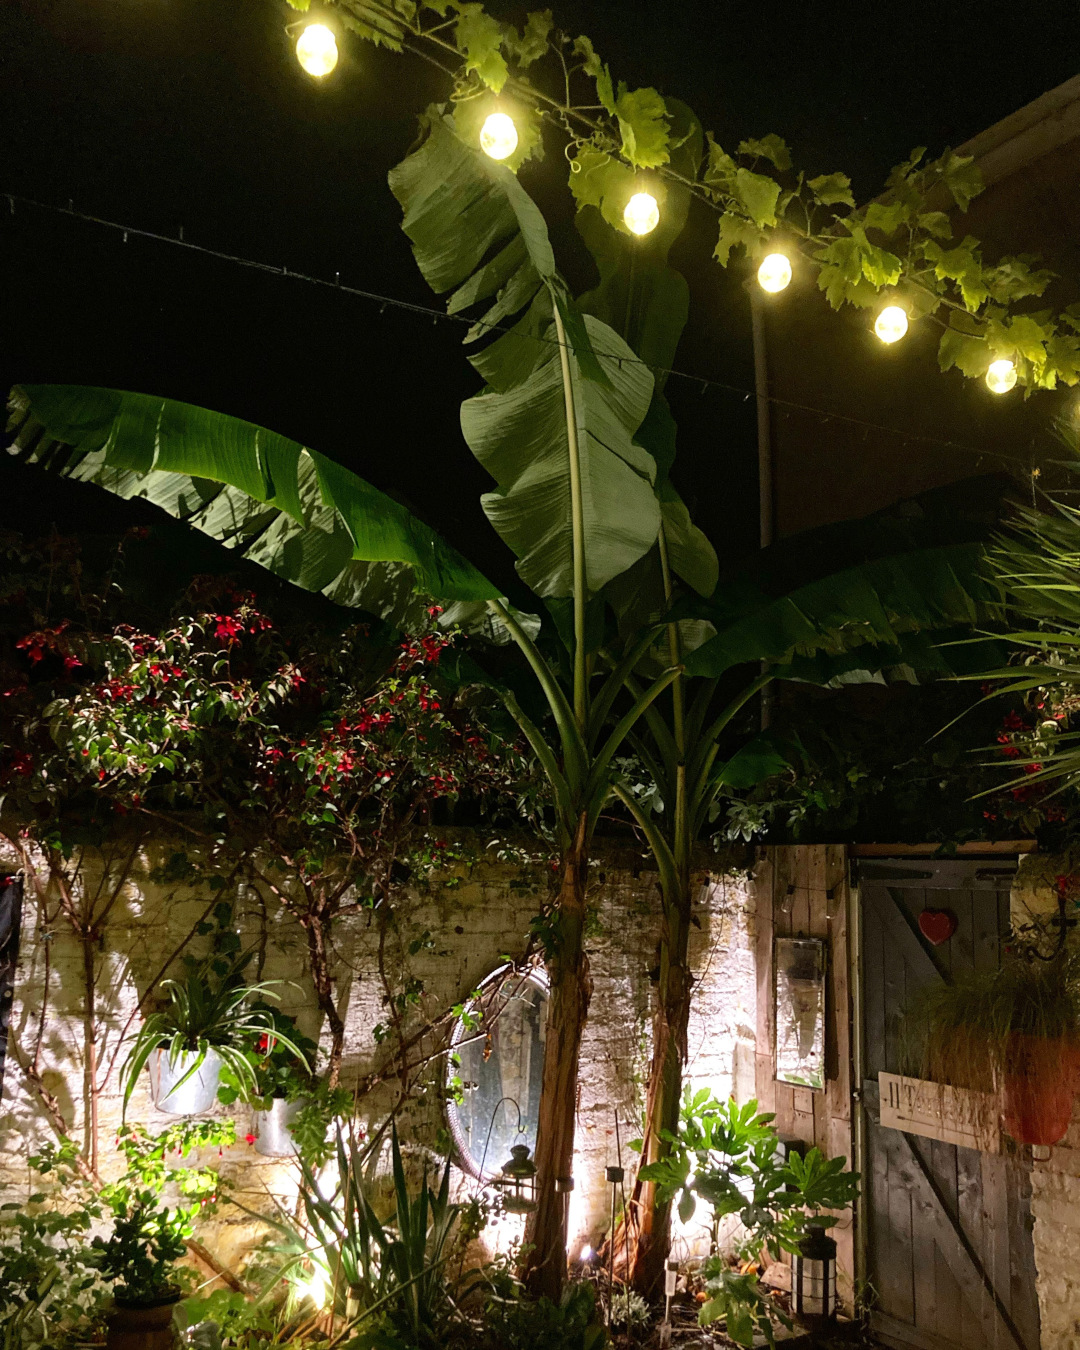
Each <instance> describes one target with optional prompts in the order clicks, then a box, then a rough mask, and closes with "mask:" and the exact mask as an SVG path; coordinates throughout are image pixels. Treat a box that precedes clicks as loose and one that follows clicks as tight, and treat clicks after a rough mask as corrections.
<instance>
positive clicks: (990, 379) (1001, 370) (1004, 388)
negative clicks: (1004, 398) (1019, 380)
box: [986, 357, 1016, 394]
mask: <svg viewBox="0 0 1080 1350" xmlns="http://www.w3.org/2000/svg"><path fill="white" fill-rule="evenodd" d="M1015 386H1016V366H1015V365H1014V364H1013V363H1012V362H1011V361H1010V360H1009V359H1008V358H1007V357H1002V358H1001V360H1000V361H991V362H990V369H989V370H988V371H987V372H986V387H987V389H989V390H990V392H991V393H992V394H1007V393H1008V392H1009V390H1010V389H1013V388H1015Z"/></svg>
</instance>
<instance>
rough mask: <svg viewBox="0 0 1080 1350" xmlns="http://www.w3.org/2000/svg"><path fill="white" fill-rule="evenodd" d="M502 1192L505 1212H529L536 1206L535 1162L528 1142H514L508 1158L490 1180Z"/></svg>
mask: <svg viewBox="0 0 1080 1350" xmlns="http://www.w3.org/2000/svg"><path fill="white" fill-rule="evenodd" d="M492 1185H493V1186H495V1187H497V1189H498V1190H499V1191H500V1192H501V1193H502V1197H503V1209H505V1210H506V1212H507V1214H531V1213H532V1211H533V1210H534V1209H535V1208H536V1164H535V1163H534V1162H533V1160H532V1158H531V1157H530V1156H529V1146H528V1144H515V1145H514V1146H513V1148H511V1150H510V1157H509V1159H508V1160H507V1161H506V1162H504V1163H503V1165H502V1170H501V1171H500V1173H499V1175H498V1176H497V1177H496V1178H495V1180H494V1181H493V1182H492Z"/></svg>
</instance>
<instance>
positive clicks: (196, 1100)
mask: <svg viewBox="0 0 1080 1350" xmlns="http://www.w3.org/2000/svg"><path fill="white" fill-rule="evenodd" d="M197 1059H198V1054H197V1052H196V1051H194V1050H185V1051H182V1052H181V1054H180V1055H179V1056H178V1057H177V1058H176V1060H175V1061H173V1062H171V1063H170V1061H169V1056H168V1053H167V1052H166V1051H164V1050H155V1051H154V1053H153V1054H152V1055H151V1056H150V1091H151V1095H152V1096H153V1099H154V1105H155V1106H156V1107H157V1108H158V1110H159V1111H168V1112H169V1114H170V1115H174V1116H197V1115H201V1114H202V1113H203V1112H204V1111H209V1110H210V1108H211V1107H212V1106H213V1105H214V1102H215V1101H216V1100H217V1090H218V1080H219V1078H220V1077H221V1056H220V1055H219V1054H218V1053H217V1051H216V1050H207V1052H206V1055H205V1056H204V1058H203V1061H202V1063H201V1064H200V1065H199V1067H198V1068H197V1069H196V1070H195V1072H194V1073H193V1074H192V1075H191V1077H190V1078H189V1079H187V1081H186V1082H183V1083H181V1082H180V1080H181V1079H182V1078H183V1077H184V1074H186V1073H187V1071H188V1070H189V1069H190V1068H191V1066H192V1064H193V1063H194V1062H195V1061H196V1060H197Z"/></svg>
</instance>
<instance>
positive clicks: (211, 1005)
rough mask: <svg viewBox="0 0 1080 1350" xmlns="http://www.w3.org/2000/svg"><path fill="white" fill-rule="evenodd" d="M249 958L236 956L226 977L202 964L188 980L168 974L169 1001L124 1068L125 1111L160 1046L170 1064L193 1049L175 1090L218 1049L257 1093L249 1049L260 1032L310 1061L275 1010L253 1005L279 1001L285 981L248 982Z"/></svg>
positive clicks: (143, 1032) (145, 1029)
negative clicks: (217, 975) (278, 1020)
mask: <svg viewBox="0 0 1080 1350" xmlns="http://www.w3.org/2000/svg"><path fill="white" fill-rule="evenodd" d="M245 964H246V962H244V961H240V962H234V963H233V965H232V966H231V968H230V969H229V971H228V972H227V973H226V974H225V975H224V976H223V977H221V978H220V979H215V978H214V977H212V975H211V973H210V972H209V971H208V970H207V969H205V968H203V967H199V968H195V969H192V970H190V971H189V972H188V975H187V977H186V978H185V979H183V980H162V982H161V988H162V990H163V991H166V992H167V993H168V997H169V1002H168V1004H167V1005H166V1006H165V1007H164V1008H162V1009H160V1010H159V1011H157V1012H153V1013H151V1014H150V1015H149V1017H147V1019H146V1021H145V1022H144V1023H143V1024H142V1026H141V1027H140V1028H139V1031H138V1033H137V1034H136V1036H135V1039H134V1041H133V1043H132V1046H131V1050H130V1052H129V1053H128V1056H127V1058H126V1059H125V1061H124V1065H123V1068H122V1069H121V1071H120V1081H121V1084H122V1085H123V1089H124V1110H125V1111H126V1110H127V1106H128V1103H129V1101H130V1100H131V1094H132V1092H134V1090H135V1083H136V1081H137V1079H138V1077H139V1074H140V1073H141V1072H142V1070H143V1068H144V1067H145V1065H146V1063H147V1061H148V1060H149V1059H150V1056H151V1055H152V1054H153V1053H154V1051H155V1050H163V1051H164V1052H165V1054H166V1055H167V1056H168V1060H169V1063H170V1065H176V1064H177V1063H178V1062H180V1061H181V1060H182V1059H183V1058H184V1057H185V1056H187V1055H193V1056H194V1059H193V1060H192V1062H191V1063H190V1064H189V1065H188V1067H187V1069H186V1071H185V1072H184V1075H183V1077H182V1078H180V1079H179V1081H178V1082H177V1083H176V1084H175V1086H174V1088H173V1091H175V1090H176V1088H178V1087H180V1085H181V1084H183V1083H186V1082H187V1080H188V1079H189V1078H190V1077H191V1076H192V1075H193V1074H194V1073H196V1072H197V1071H198V1069H199V1067H200V1066H201V1065H202V1064H203V1062H204V1061H205V1059H206V1056H207V1054H208V1052H209V1051H211V1050H213V1051H215V1052H216V1053H217V1054H218V1055H219V1056H220V1057H221V1059H222V1061H223V1062H224V1064H225V1066H226V1067H227V1068H228V1069H229V1071H230V1073H231V1074H232V1076H233V1078H234V1080H235V1082H236V1083H238V1084H239V1085H241V1087H242V1088H243V1089H244V1090H245V1091H246V1092H250V1093H252V1094H254V1092H255V1090H256V1088H257V1081H256V1071H255V1066H254V1065H253V1063H252V1061H251V1059H250V1057H249V1053H248V1051H249V1048H250V1046H251V1044H252V1041H253V1040H254V1038H256V1037H258V1036H273V1037H274V1039H275V1040H276V1041H278V1042H279V1043H280V1044H281V1045H282V1046H284V1047H285V1049H287V1050H288V1051H290V1052H291V1053H292V1054H294V1055H295V1056H296V1058H297V1059H298V1060H299V1061H300V1063H301V1064H303V1065H304V1066H305V1067H310V1066H308V1063H307V1059H306V1058H305V1056H304V1053H303V1051H302V1050H301V1049H300V1047H299V1046H298V1045H297V1044H296V1043H295V1042H294V1041H292V1040H291V1039H290V1038H289V1037H288V1035H287V1033H285V1032H284V1031H283V1030H282V1029H281V1028H280V1027H279V1026H277V1025H275V1021H274V1015H273V1010H272V1009H269V1008H258V1007H253V1006H252V1002H253V1000H255V999H258V998H264V999H273V1000H275V1001H277V1000H278V999H279V998H280V995H279V994H278V993H277V992H276V989H275V986H276V985H278V984H280V983H281V981H280V980H264V981H262V982H260V983H258V984H245V983H244V981H243V967H244V965H245Z"/></svg>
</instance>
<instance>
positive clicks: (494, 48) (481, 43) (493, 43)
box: [454, 3, 510, 94]
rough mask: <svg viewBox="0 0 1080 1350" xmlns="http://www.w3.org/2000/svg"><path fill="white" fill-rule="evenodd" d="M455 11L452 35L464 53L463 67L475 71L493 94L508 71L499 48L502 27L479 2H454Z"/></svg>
mask: <svg viewBox="0 0 1080 1350" xmlns="http://www.w3.org/2000/svg"><path fill="white" fill-rule="evenodd" d="M457 11H458V21H457V24H456V25H455V28H454V36H455V39H456V41H457V45H458V51H460V52H463V53H464V55H465V70H466V71H467V72H468V71H475V72H476V73H477V75H479V76H480V78H481V80H483V82H484V83H485V84H486V85H487V87H488V88H489V89H493V90H494V91H495V93H496V94H497V93H499V92H500V91H501V89H502V87H503V85H504V84H505V83H506V79H507V76H508V75H509V73H510V72H509V70H508V68H507V65H506V58H505V57H504V56H503V54H502V50H501V47H502V38H503V34H502V28H501V27H500V25H499V22H498V20H497V19H493V18H492V17H491V15H490V14H488V13H486V12H485V10H484V6H483V5H482V4H477V3H466V4H458V5H457Z"/></svg>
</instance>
